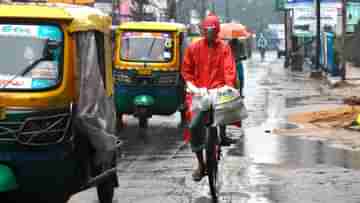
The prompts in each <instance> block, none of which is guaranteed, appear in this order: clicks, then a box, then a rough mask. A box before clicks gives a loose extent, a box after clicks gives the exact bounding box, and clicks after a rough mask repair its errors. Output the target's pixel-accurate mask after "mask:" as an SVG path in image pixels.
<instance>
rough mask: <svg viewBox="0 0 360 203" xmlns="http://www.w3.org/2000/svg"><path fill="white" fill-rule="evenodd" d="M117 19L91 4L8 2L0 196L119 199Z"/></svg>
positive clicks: (2, 33)
mask: <svg viewBox="0 0 360 203" xmlns="http://www.w3.org/2000/svg"><path fill="white" fill-rule="evenodd" d="M110 25H111V18H109V17H108V16H106V15H104V14H103V13H101V12H100V11H99V10H96V9H94V8H90V7H85V6H75V5H66V4H50V3H10V4H0V50H1V51H0V57H1V60H0V199H1V202H17V201H25V200H26V201H31V200H33V201H32V202H52V203H64V202H67V200H68V199H69V198H70V197H71V196H72V195H73V194H76V193H78V192H80V191H83V190H85V189H88V188H90V187H93V186H96V188H97V193H98V198H99V200H100V202H101V203H110V202H112V199H113V195H114V189H115V188H116V187H117V186H118V182H117V176H116V158H117V156H116V155H117V153H116V148H117V147H118V146H119V141H118V139H117V137H116V128H115V127H116V126H115V125H116V113H115V104H114V99H113V88H112V66H111V41H110Z"/></svg>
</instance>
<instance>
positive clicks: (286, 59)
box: [284, 9, 289, 68]
mask: <svg viewBox="0 0 360 203" xmlns="http://www.w3.org/2000/svg"><path fill="white" fill-rule="evenodd" d="M288 12H289V11H288V9H286V10H285V11H284V27H285V28H284V31H285V33H284V35H285V65H284V67H285V68H287V67H288V66H289V50H288V47H289V39H288V35H289V29H288V28H289V25H288V23H289V20H288V18H289V13H288Z"/></svg>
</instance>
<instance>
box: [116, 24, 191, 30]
mask: <svg viewBox="0 0 360 203" xmlns="http://www.w3.org/2000/svg"><path fill="white" fill-rule="evenodd" d="M120 30H141V31H154V30H156V31H172V32H186V30H187V29H186V26H185V25H184V24H181V23H169V22H126V23H123V24H121V25H120V26H119V27H118V31H120Z"/></svg>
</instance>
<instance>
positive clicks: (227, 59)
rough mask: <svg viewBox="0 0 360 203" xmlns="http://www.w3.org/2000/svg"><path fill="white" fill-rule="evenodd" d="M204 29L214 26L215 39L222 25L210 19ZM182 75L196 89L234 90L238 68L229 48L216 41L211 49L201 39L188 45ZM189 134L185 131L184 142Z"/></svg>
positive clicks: (214, 17)
mask: <svg viewBox="0 0 360 203" xmlns="http://www.w3.org/2000/svg"><path fill="white" fill-rule="evenodd" d="M202 26H203V27H206V26H215V32H216V35H217V34H218V33H219V31H220V22H219V20H218V18H217V17H216V16H214V15H209V16H207V17H206V18H205V20H204V21H203V23H202ZM181 74H182V77H183V78H184V80H185V81H189V82H191V83H192V84H194V85H195V86H196V87H204V88H209V89H212V88H219V87H223V86H224V85H227V86H230V87H234V86H235V81H236V65H235V61H234V58H233V56H232V53H231V49H230V47H229V45H227V44H226V43H225V42H223V41H222V40H220V39H219V38H216V40H215V42H214V45H213V47H208V43H207V39H205V38H204V39H201V40H199V41H196V42H194V43H193V44H191V45H189V47H188V48H187V49H186V51H185V56H184V60H183V64H182V67H181ZM191 103H192V99H191V95H187V96H186V105H187V107H188V108H187V109H188V110H187V113H186V119H187V121H191V118H192V112H191ZM189 138H190V133H189V131H188V130H186V131H185V140H187V141H188V140H189Z"/></svg>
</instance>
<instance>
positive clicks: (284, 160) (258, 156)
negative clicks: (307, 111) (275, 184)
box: [228, 126, 360, 169]
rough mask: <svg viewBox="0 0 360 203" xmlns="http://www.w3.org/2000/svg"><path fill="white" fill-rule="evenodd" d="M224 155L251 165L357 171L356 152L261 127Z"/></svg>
mask: <svg viewBox="0 0 360 203" xmlns="http://www.w3.org/2000/svg"><path fill="white" fill-rule="evenodd" d="M291 127H293V126H291ZM228 154H229V155H232V156H246V157H249V158H250V159H251V160H252V161H253V162H254V163H259V164H273V165H281V166H283V167H289V168H303V167H314V166H316V165H319V164H322V165H329V166H338V167H344V168H352V169H360V152H359V151H352V150H347V149H342V148H335V147H332V146H331V145H329V144H327V143H326V142H324V141H321V140H320V141H319V140H309V139H302V138H298V137H288V136H279V135H273V134H266V133H264V131H263V129H261V128H256V129H255V128H253V129H249V130H247V131H246V133H245V136H244V138H243V139H242V141H240V142H239V143H237V144H236V145H235V146H233V147H232V148H231V149H229V151H228Z"/></svg>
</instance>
